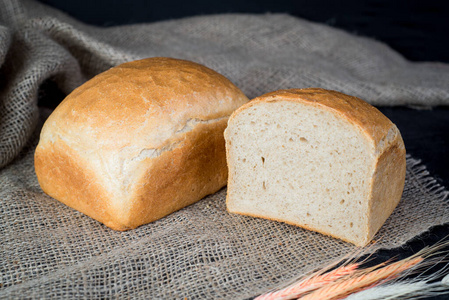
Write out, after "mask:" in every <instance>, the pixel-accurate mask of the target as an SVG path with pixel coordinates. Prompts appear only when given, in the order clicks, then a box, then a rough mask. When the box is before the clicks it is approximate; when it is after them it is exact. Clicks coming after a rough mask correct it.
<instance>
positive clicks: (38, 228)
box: [0, 127, 449, 299]
mask: <svg viewBox="0 0 449 300" xmlns="http://www.w3.org/2000/svg"><path fill="white" fill-rule="evenodd" d="M38 132H39V127H38V128H37V130H36V131H35V134H34V137H33V138H32V140H33V142H32V143H31V144H30V145H29V146H27V147H26V148H25V149H24V151H23V152H22V154H21V155H20V156H19V157H18V158H17V159H16V160H15V161H14V163H13V164H10V165H9V166H7V167H5V168H4V169H3V170H1V171H0V186H1V187H2V189H1V190H0V216H1V221H0V236H1V239H2V243H1V245H0V257H1V258H2V259H0V273H1V279H0V284H1V285H2V286H1V287H0V298H8V299H18V298H24V299H29V298H34V299H44V298H60V299H77V298H83V299H98V298H100V299H109V298H125V299H184V297H187V299H247V298H250V297H252V296H255V295H257V294H260V293H262V292H264V291H267V290H268V289H270V288H271V287H274V286H277V285H280V284H283V283H284V282H287V281H289V280H290V279H291V278H292V277H295V276H297V275H299V274H301V273H303V272H307V271H310V270H312V269H314V268H316V267H319V266H322V265H323V264H326V263H329V262H331V261H333V260H335V259H336V258H339V257H342V256H343V255H346V254H347V253H349V252H351V251H355V246H352V245H350V244H348V243H345V242H342V241H339V240H337V239H334V238H331V237H326V236H323V235H321V234H319V233H314V232H311V231H307V230H304V229H301V228H299V227H296V226H291V225H287V224H283V223H279V222H275V221H269V220H264V219H257V218H252V217H246V216H240V215H233V214H229V213H228V212H227V211H226V207H225V196H226V189H223V190H221V191H220V192H218V193H216V194H214V195H211V196H209V197H207V198H205V199H203V200H201V201H200V202H198V203H196V204H194V205H191V206H189V207H187V208H184V209H182V210H180V211H178V212H176V213H173V214H171V215H169V216H168V217H165V218H163V219H161V220H159V221H156V222H154V223H151V224H148V225H144V226H141V227H139V228H137V229H135V230H132V231H127V232H117V231H113V230H111V229H109V228H107V227H105V226H104V225H102V224H100V223H98V222H97V221H94V220H93V219H91V218H89V217H87V216H85V215H83V214H82V213H79V212H77V211H75V210H73V209H71V208H69V207H67V206H65V205H63V204H61V203H60V202H58V201H56V200H54V199H52V198H50V197H49V196H47V195H45V194H44V193H43V192H42V190H41V189H40V187H39V184H38V182H37V179H36V176H35V173H34V166H33V154H34V149H35V145H36V144H37V137H38ZM447 196H448V192H447V191H446V190H444V189H443V187H441V186H438V185H437V184H436V183H435V180H433V179H432V178H431V177H429V174H428V173H427V172H426V170H425V169H424V168H423V167H422V166H420V165H419V164H418V162H417V161H416V160H414V159H412V158H410V157H409V158H408V159H407V177H406V183H405V191H404V195H403V198H402V200H401V202H400V204H399V206H398V207H397V209H396V210H395V211H394V213H393V215H392V216H391V217H390V218H389V219H388V220H387V222H386V224H385V225H384V226H383V227H382V228H381V230H380V232H379V233H378V234H377V235H376V236H375V238H374V239H375V240H376V241H377V244H376V245H375V246H372V247H371V248H369V249H368V250H367V251H368V252H373V251H374V250H376V249H379V248H392V247H398V246H401V245H403V244H404V243H405V242H406V241H408V240H410V239H411V238H413V237H415V236H416V235H419V234H420V233H422V232H425V231H427V230H428V229H429V228H430V227H431V226H434V225H438V224H444V223H447V222H449V205H448V203H447Z"/></svg>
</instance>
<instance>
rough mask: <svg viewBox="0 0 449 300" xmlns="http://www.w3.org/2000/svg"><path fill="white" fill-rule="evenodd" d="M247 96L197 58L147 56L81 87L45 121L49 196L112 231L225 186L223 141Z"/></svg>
mask: <svg viewBox="0 0 449 300" xmlns="http://www.w3.org/2000/svg"><path fill="white" fill-rule="evenodd" d="M247 101H248V98H247V97H246V96H245V95H244V94H243V93H242V92H241V91H240V90H239V89H238V88H237V87H236V86H235V85H234V84H232V83H231V82H230V81H229V80H228V79H226V78H225V77H224V76H222V75H220V74H218V73H217V72H215V71H213V70H211V69H209V68H207V67H205V66H202V65H199V64H197V63H193V62H189V61H185V60H178V59H171V58H148V59H143V60H138V61H133V62H129V63H125V64H122V65H119V66H117V67H114V68H111V69H110V70H108V71H106V72H104V73H101V74H100V75H97V76H96V77H94V78H93V79H91V80H89V81H88V82H86V83H85V84H83V85H82V86H80V87H79V88H77V89H75V90H74V91H73V92H72V93H71V94H70V95H68V96H67V98H66V99H65V100H64V101H63V102H62V103H61V104H60V105H59V106H58V107H57V108H56V109H55V111H54V112H53V113H52V114H51V115H50V117H49V118H48V119H47V121H46V122H45V124H44V127H43V129H42V132H41V136H40V141H39V144H38V146H37V148H36V152H35V170H36V174H37V178H38V181H39V183H40V185H41V187H42V189H43V191H44V192H45V193H47V194H48V195H50V196H51V197H53V198H55V199H57V200H59V201H61V202H63V203H65V204H66V205H68V206H70V207H72V208H74V209H76V210H79V211H81V212H83V213H85V214H86V215H88V216H90V217H92V218H94V219H96V220H98V221H100V222H102V223H104V224H105V225H106V226H108V227H110V228H112V229H115V230H127V229H132V228H135V227H137V226H140V225H142V224H146V223H149V222H152V221H155V220H157V219H160V218H162V217H164V216H166V215H168V214H170V213H172V212H174V211H176V210H179V209H181V208H183V207H185V206H187V205H190V204H192V203H194V202H196V201H198V200H200V199H201V198H203V197H204V196H206V195H208V194H211V193H214V192H216V191H217V190H219V189H220V188H222V187H223V186H224V185H225V184H226V180H227V167H226V156H225V142H224V137H223V132H224V129H225V128H226V124H227V120H228V117H229V116H230V114H231V113H232V112H233V111H234V110H235V109H236V108H238V107H239V106H241V105H242V104H244V103H246V102H247Z"/></svg>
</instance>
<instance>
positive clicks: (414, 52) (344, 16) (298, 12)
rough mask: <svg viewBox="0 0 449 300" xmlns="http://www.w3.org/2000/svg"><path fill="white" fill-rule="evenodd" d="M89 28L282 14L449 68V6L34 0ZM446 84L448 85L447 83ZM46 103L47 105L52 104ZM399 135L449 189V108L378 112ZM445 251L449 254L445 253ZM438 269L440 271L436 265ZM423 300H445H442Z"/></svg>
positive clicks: (436, 234)
mask: <svg viewBox="0 0 449 300" xmlns="http://www.w3.org/2000/svg"><path fill="white" fill-rule="evenodd" d="M40 1H41V2H43V3H46V4H48V5H50V6H53V7H55V8H58V9H60V10H62V11H64V12H66V13H67V14H69V15H71V16H73V17H75V18H76V19H78V20H80V21H83V22H86V23H88V24H92V25H99V26H114V25H122V24H131V23H142V22H154V21H161V20H167V19H176V18H182V17H188V16H194V15H205V14H217V13H268V12H272V13H274V12H280V13H288V14H290V15H294V16H297V17H301V18H304V19H307V20H310V21H315V22H320V23H325V24H328V25H330V26H334V27H337V28H341V29H344V30H346V31H349V32H351V33H354V34H358V35H363V36H366V37H370V38H373V39H376V40H379V41H382V42H385V43H386V44H388V45H389V46H390V47H391V48H393V49H394V50H396V51H397V52H399V53H400V54H402V55H403V56H404V57H406V58H407V59H409V60H412V61H432V62H444V63H449V1H436V0H423V1H405V0H366V1H362V0H360V1H357V0H335V1H332V0H315V1H314V0H296V1H294V0H275V1H257V0H242V1H239V0H227V1H219V2H218V1H217V2H213V1H210V0H209V1H207V0H190V1H180V0H162V1H161V0H158V1H145V0H90V1H86V0H82V1H76V0H63V1H61V0H40ZM448 85H449V82H448ZM44 89H47V91H46V92H45V93H44V95H46V97H41V99H40V103H41V104H42V105H44V106H52V107H54V106H55V105H56V104H57V103H58V102H59V101H60V100H62V98H63V97H64V95H62V94H61V93H60V92H59V93H58V91H56V86H55V85H52V84H51V83H47V84H46V85H44ZM52 101H53V103H50V102H52ZM379 109H380V110H381V111H382V112H383V113H384V114H385V115H387V117H389V118H390V119H391V120H392V121H393V122H395V123H396V124H397V126H398V128H399V129H400V130H401V133H402V136H403V138H404V141H405V145H406V148H407V152H408V153H409V154H411V155H412V156H414V157H416V158H421V159H422V162H423V163H424V164H425V165H426V166H427V168H428V170H429V171H430V172H431V175H432V176H434V177H435V178H436V179H437V181H438V183H440V184H442V185H444V186H446V188H449V155H448V154H449V107H448V106H446V107H435V108H433V109H431V110H415V109H412V108H407V107H393V108H391V107H379ZM448 235H449V226H448V225H445V226H437V227H436V228H434V229H432V230H431V232H430V233H429V234H426V235H424V236H423V237H421V238H419V239H415V240H414V241H412V242H410V243H409V244H408V247H406V248H403V249H398V250H395V251H381V252H380V253H379V254H378V259H379V260H382V259H386V258H390V257H392V256H399V257H404V256H406V255H410V254H411V253H413V252H414V251H417V250H418V249H420V248H422V247H423V245H425V244H432V243H434V242H436V241H438V240H440V239H442V238H447V236H448ZM448 251H449V249H448ZM440 267H441V266H440ZM426 299H449V298H446V297H445V296H440V297H432V298H426Z"/></svg>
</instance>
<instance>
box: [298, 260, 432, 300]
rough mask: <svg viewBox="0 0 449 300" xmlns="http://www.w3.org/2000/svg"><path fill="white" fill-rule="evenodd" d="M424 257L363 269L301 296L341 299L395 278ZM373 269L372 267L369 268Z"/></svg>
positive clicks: (326, 299)
mask: <svg viewBox="0 0 449 300" xmlns="http://www.w3.org/2000/svg"><path fill="white" fill-rule="evenodd" d="M423 260H424V258H422V257H420V256H418V257H410V258H407V259H404V260H401V261H398V262H395V263H392V264H390V265H387V266H384V267H382V268H380V269H377V270H374V271H369V270H368V271H367V270H361V271H359V272H358V274H357V273H356V274H354V276H351V278H349V279H345V278H343V280H337V281H336V282H335V283H331V284H328V285H326V286H324V287H322V288H320V289H318V290H315V291H313V292H311V293H310V294H307V295H305V296H304V297H301V298H300V299H301V300H311V299H320V300H335V299H341V298H343V297H344V296H347V295H349V294H351V293H354V292H357V291H360V290H363V289H366V288H370V287H373V286H375V285H377V284H379V283H384V282H386V281H388V280H391V279H394V278H395V277H396V276H398V275H399V274H400V273H402V272H404V271H406V270H409V269H410V268H412V267H414V266H416V265H417V264H419V263H420V262H422V261H423ZM369 269H372V268H369Z"/></svg>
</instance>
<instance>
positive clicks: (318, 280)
mask: <svg viewBox="0 0 449 300" xmlns="http://www.w3.org/2000/svg"><path fill="white" fill-rule="evenodd" d="M358 266H359V265H358V264H357V263H353V264H349V265H347V266H342V267H339V268H336V269H334V270H332V271H330V272H327V273H324V274H321V273H320V272H316V273H314V274H312V275H311V276H309V277H307V278H305V279H303V280H301V281H299V282H297V283H295V284H293V285H291V286H289V287H287V288H285V289H282V290H279V291H276V292H271V293H267V294H264V295H261V296H259V297H257V298H255V299H254V300H287V299H295V298H297V297H298V295H301V294H305V293H308V292H310V291H313V290H316V289H318V288H320V287H322V286H324V285H326V284H329V283H330V282H333V281H335V280H337V279H340V278H342V277H344V276H347V275H350V274H352V273H354V271H355V270H356V269H357V268H358Z"/></svg>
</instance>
